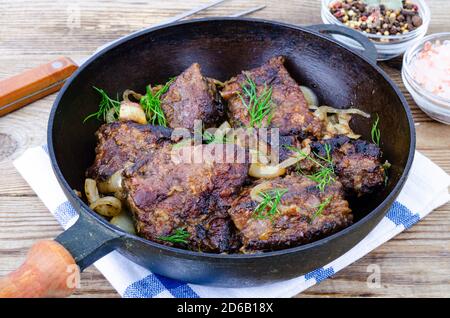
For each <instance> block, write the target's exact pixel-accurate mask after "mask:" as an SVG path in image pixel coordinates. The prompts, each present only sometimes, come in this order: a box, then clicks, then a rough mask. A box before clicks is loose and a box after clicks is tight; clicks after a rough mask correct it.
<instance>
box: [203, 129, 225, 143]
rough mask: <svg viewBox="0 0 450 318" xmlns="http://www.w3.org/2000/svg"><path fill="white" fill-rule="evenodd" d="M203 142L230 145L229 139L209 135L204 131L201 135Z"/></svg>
mask: <svg viewBox="0 0 450 318" xmlns="http://www.w3.org/2000/svg"><path fill="white" fill-rule="evenodd" d="M203 141H204V142H205V143H206V144H226V143H230V138H228V137H227V136H225V135H222V136H221V135H215V134H212V133H210V132H209V131H205V132H204V133H203Z"/></svg>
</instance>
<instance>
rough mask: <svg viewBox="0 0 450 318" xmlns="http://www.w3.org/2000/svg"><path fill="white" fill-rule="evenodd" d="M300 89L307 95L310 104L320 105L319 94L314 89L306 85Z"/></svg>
mask: <svg viewBox="0 0 450 318" xmlns="http://www.w3.org/2000/svg"><path fill="white" fill-rule="evenodd" d="M300 89H301V90H302V92H303V96H305V99H306V102H307V103H308V105H309V106H317V105H319V99H318V98H317V95H316V94H315V93H314V92H313V90H312V89H311V88H309V87H306V86H300Z"/></svg>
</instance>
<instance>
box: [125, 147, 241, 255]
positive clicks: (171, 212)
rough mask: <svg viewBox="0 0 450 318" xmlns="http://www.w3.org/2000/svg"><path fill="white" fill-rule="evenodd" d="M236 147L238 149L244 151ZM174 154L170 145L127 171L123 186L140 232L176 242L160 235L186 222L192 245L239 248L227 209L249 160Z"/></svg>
mask: <svg viewBox="0 0 450 318" xmlns="http://www.w3.org/2000/svg"><path fill="white" fill-rule="evenodd" d="M222 146H223V145H200V146H195V147H191V146H188V147H185V148H182V149H180V150H177V151H185V153H186V152H187V154H188V157H189V158H193V157H195V156H196V155H199V154H201V153H206V152H209V151H211V153H213V154H214V151H215V149H216V147H217V149H218V147H222ZM232 147H233V151H235V152H238V151H242V150H241V149H238V147H236V146H232ZM191 156H192V157H191ZM197 158H198V157H197ZM172 159H173V158H172V149H171V147H170V146H165V147H164V148H162V149H160V150H159V151H158V152H157V153H156V154H155V155H153V156H151V158H143V159H142V160H140V161H139V162H138V163H137V164H136V165H134V166H133V167H130V168H128V169H127V170H125V172H124V179H123V186H124V189H125V191H126V192H127V202H128V204H129V206H130V208H131V211H132V212H133V214H134V216H135V219H136V221H137V230H138V233H139V234H140V235H141V236H143V237H145V238H147V239H149V240H153V241H157V242H160V243H163V244H168V245H172V244H171V243H168V242H164V241H162V240H159V239H158V238H159V237H161V236H168V235H170V234H171V233H173V232H174V231H175V230H176V229H178V228H185V229H186V230H187V231H188V232H189V234H190V238H189V242H188V244H187V247H188V248H190V249H193V250H201V251H205V252H218V253H221V252H230V251H233V250H236V249H237V248H238V246H239V241H238V240H237V236H236V234H235V229H234V226H233V224H232V223H231V221H230V219H229V216H228V214H227V212H226V211H227V209H228V207H229V206H230V204H231V201H232V199H234V197H235V195H236V194H237V193H239V190H240V188H241V186H242V185H243V184H244V182H245V181H246V179H247V174H248V164H246V163H216V162H208V163H184V162H179V161H177V160H175V162H174V161H173V160H172ZM184 247H186V246H184Z"/></svg>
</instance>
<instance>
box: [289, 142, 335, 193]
mask: <svg viewBox="0 0 450 318" xmlns="http://www.w3.org/2000/svg"><path fill="white" fill-rule="evenodd" d="M324 147H325V153H326V157H322V156H320V155H319V154H317V153H314V155H315V156H316V157H317V158H319V159H321V160H322V161H324V162H325V164H323V163H321V162H320V161H319V160H316V159H315V158H314V157H312V156H311V155H308V154H306V153H304V152H303V151H302V150H300V149H297V148H295V147H291V146H286V148H287V149H289V150H291V151H295V152H297V153H298V154H299V155H300V156H303V157H304V158H307V159H308V160H310V161H312V162H313V163H315V164H316V165H317V166H319V170H317V171H316V172H315V173H313V174H312V175H306V174H304V175H305V177H307V178H308V179H310V180H312V181H314V182H316V183H317V188H318V189H319V190H320V192H323V191H325V188H326V187H327V186H328V185H329V184H331V183H333V182H334V181H335V177H334V166H333V159H332V157H331V146H330V145H329V144H325V146H324Z"/></svg>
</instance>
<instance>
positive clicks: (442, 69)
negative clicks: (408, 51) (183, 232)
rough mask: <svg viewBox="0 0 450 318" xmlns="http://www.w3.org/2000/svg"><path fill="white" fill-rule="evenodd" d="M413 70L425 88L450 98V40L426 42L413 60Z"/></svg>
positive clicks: (416, 78)
mask: <svg viewBox="0 0 450 318" xmlns="http://www.w3.org/2000/svg"><path fill="white" fill-rule="evenodd" d="M411 70H412V76H413V78H414V79H415V80H416V81H417V82H418V83H419V84H420V85H421V86H422V87H423V88H424V89H425V90H427V91H429V92H431V93H433V94H435V95H437V96H440V97H443V98H446V99H449V100H450V41H444V43H441V42H440V41H436V42H435V43H434V44H433V43H431V42H427V43H425V44H424V47H423V50H422V51H421V52H419V53H418V54H417V55H416V57H415V59H414V60H413V61H412V64H411Z"/></svg>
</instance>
